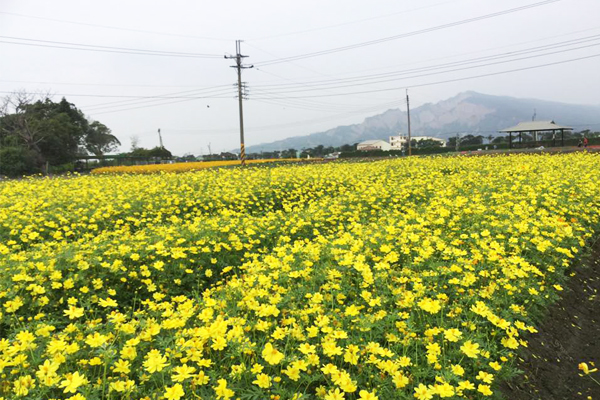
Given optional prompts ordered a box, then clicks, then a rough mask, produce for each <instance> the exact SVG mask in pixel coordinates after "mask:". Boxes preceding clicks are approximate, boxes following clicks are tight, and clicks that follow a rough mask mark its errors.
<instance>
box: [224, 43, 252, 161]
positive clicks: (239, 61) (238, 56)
mask: <svg viewBox="0 0 600 400" xmlns="http://www.w3.org/2000/svg"><path fill="white" fill-rule="evenodd" d="M241 47H242V41H241V40H236V41H235V56H225V58H227V59H229V58H234V59H235V65H232V66H231V68H237V74H238V83H237V87H238V102H239V107H240V160H241V161H242V165H246V148H245V146H244V111H243V108H242V101H243V96H242V69H247V68H254V65H242V58H245V57H248V56H244V55H242V54H241V52H242V51H241Z"/></svg>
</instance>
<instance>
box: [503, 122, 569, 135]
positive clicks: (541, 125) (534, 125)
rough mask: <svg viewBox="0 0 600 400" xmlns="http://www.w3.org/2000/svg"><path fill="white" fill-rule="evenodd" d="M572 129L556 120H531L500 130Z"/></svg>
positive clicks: (509, 131) (539, 130)
mask: <svg viewBox="0 0 600 400" xmlns="http://www.w3.org/2000/svg"><path fill="white" fill-rule="evenodd" d="M560 130H563V131H572V130H573V128H569V127H567V126H560V125H557V124H555V123H554V121H531V122H519V124H518V125H516V126H513V127H512V128H506V129H502V130H501V131H500V132H507V133H511V132H517V133H518V132H543V131H560Z"/></svg>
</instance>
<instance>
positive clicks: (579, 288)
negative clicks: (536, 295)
mask: <svg viewBox="0 0 600 400" xmlns="http://www.w3.org/2000/svg"><path fill="white" fill-rule="evenodd" d="M574 273H575V274H574V276H572V277H570V278H569V281H568V283H567V284H565V290H564V291H563V292H562V296H561V299H560V300H559V301H558V302H557V303H556V304H554V305H552V306H551V307H550V308H549V310H548V314H547V315H546V318H545V319H544V320H543V323H542V324H541V326H540V327H539V333H537V334H534V335H530V336H529V337H528V338H527V339H528V342H529V346H528V347H527V348H524V349H523V351H521V352H520V353H519V359H518V362H517V368H518V369H519V370H521V371H523V374H521V375H519V376H517V377H516V378H514V379H512V380H511V381H508V382H505V383H503V384H502V385H501V391H502V393H503V394H504V396H505V397H506V398H507V399H510V400H538V399H540V400H571V399H598V400H600V385H599V384H597V383H595V382H594V381H593V380H592V379H590V377H589V376H580V373H581V371H579V370H578V365H579V363H581V362H586V363H588V366H590V368H592V366H591V365H590V362H594V363H595V364H596V366H597V367H599V369H600V240H599V241H596V243H595V244H594V246H593V248H592V249H591V252H590V254H589V255H588V256H587V257H586V258H585V259H584V260H582V262H580V263H579V266H578V267H576V268H575V270H574ZM591 376H592V377H594V378H595V379H596V380H597V381H600V372H595V373H592V374H591Z"/></svg>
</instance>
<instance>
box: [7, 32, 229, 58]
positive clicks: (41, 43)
mask: <svg viewBox="0 0 600 400" xmlns="http://www.w3.org/2000/svg"><path fill="white" fill-rule="evenodd" d="M0 38H3V39H9V40H21V41H25V42H38V43H21V42H14V41H8V40H1V41H0V43H6V44H15V45H23V46H36V47H50V48H58V49H68V50H84V51H96V52H103V53H119V54H135V55H145V56H163V57H167V56H168V57H187V58H221V55H219V54H202V53H185V52H174V51H163V50H148V49H135V48H127V47H113V46H100V45H90V44H83V43H71V42H57V41H52V40H41V39H30V38H20V37H14V36H0ZM75 46H78V47H75Z"/></svg>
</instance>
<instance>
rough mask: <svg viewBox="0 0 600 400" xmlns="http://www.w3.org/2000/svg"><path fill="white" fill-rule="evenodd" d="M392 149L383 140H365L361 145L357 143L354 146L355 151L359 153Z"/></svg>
mask: <svg viewBox="0 0 600 400" xmlns="http://www.w3.org/2000/svg"><path fill="white" fill-rule="evenodd" d="M391 149H392V146H390V144H389V143H388V142H386V141H385V140H366V141H364V142H362V143H359V144H358V146H356V150H359V151H368V150H383V151H389V150H391Z"/></svg>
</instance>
